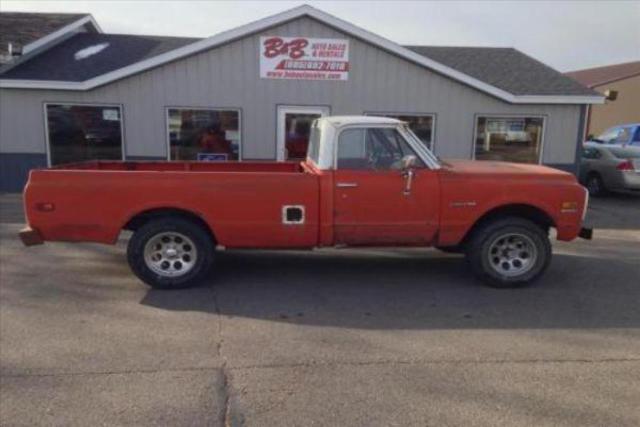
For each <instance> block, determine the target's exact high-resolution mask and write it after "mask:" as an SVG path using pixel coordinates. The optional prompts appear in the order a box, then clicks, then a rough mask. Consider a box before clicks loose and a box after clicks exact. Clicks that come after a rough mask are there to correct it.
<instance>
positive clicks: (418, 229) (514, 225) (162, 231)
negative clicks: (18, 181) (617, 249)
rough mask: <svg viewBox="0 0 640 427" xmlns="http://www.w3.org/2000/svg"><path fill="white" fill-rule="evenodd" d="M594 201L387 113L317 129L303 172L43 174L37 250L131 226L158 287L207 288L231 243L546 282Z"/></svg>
mask: <svg viewBox="0 0 640 427" xmlns="http://www.w3.org/2000/svg"><path fill="white" fill-rule="evenodd" d="M587 197H588V196H587V192H586V191H585V189H584V188H583V187H582V186H580V185H579V184H578V183H577V182H576V179H575V177H574V176H573V175H571V174H568V173H565V172H561V171H559V170H555V169H551V168H547V167H544V166H538V165H524V164H514V163H501V162H488V161H482V162H476V161H460V160H455V161H454V160H440V159H438V158H437V157H436V156H434V155H433V154H432V153H431V152H430V151H429V150H428V149H427V148H425V146H424V145H423V144H422V143H421V142H420V140H419V139H418V138H417V137H416V136H415V135H414V134H413V133H412V132H411V130H410V129H409V128H408V126H407V125H406V124H405V123H403V122H400V121H398V120H394V119H387V118H376V117H355V116H354V117H350V116H349V117H347V116H345V117H325V118H322V119H318V120H316V121H315V122H314V124H313V125H312V129H311V136H310V142H309V149H308V155H307V158H306V160H305V161H303V162H300V163H276V162H229V163H205V162H127V161H125V162H112V161H106V162H103V161H96V162H87V163H78V164H72V165H63V166H59V167H54V168H49V169H42V170H33V171H31V173H30V176H29V182H28V183H27V186H26V188H25V191H24V204H25V211H26V216H27V221H28V226H27V227H26V228H25V229H24V230H22V231H21V232H20V236H21V238H22V240H23V242H24V243H25V244H27V245H31V244H38V243H42V242H44V241H67V242H69V241H71V242H100V243H109V244H114V243H115V242H116V241H117V239H118V236H119V234H120V233H121V232H122V231H123V230H131V231H132V232H133V235H132V237H131V238H130V240H129V243H128V248H127V255H128V261H129V265H130V266H131V269H132V270H133V272H134V273H135V274H136V275H137V276H138V277H139V278H140V279H142V280H143V281H144V282H146V283H147V284H149V285H150V286H152V287H155V288H162V289H171V288H182V287H187V286H191V285H193V284H196V283H198V282H200V281H202V280H203V279H204V278H205V277H206V276H207V274H208V273H209V271H210V270H211V268H212V265H213V257H214V253H215V250H216V249H220V248H234V249H235V248H262V249H288V248H291V249H293V248H296V249H300V248H317V247H341V246H424V247H426V246H435V247H437V248H440V249H442V250H445V251H449V252H462V253H465V254H466V257H467V259H468V261H469V263H468V264H469V266H470V269H471V270H472V271H473V273H474V274H475V275H476V276H477V277H479V278H480V279H481V280H482V281H484V282H485V283H486V284H488V285H491V286H496V287H513V286H520V285H523V284H526V283H529V282H531V281H533V280H534V279H536V278H537V277H539V276H540V275H541V273H542V272H543V271H544V270H545V268H546V267H547V265H548V264H549V261H550V259H551V245H550V242H549V237H548V235H549V230H550V228H551V227H553V228H555V229H556V230H557V238H558V239H559V240H572V239H574V238H576V237H578V236H580V237H585V238H590V237H591V230H589V229H585V228H582V221H583V219H584V215H585V211H586V208H587V201H588V199H587Z"/></svg>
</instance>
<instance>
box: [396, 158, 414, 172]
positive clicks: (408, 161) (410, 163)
mask: <svg viewBox="0 0 640 427" xmlns="http://www.w3.org/2000/svg"><path fill="white" fill-rule="evenodd" d="M416 161H417V159H416V156H414V155H413V154H408V155H406V156H404V157H403V158H402V160H401V161H400V162H401V164H402V170H404V171H406V170H409V169H413V167H414V166H415V165H416Z"/></svg>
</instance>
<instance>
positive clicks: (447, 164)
mask: <svg viewBox="0 0 640 427" xmlns="http://www.w3.org/2000/svg"><path fill="white" fill-rule="evenodd" d="M442 167H443V169H444V170H447V171H449V172H452V173H454V174H461V175H466V176H469V175H472V176H478V177H482V176H486V177H491V176H503V177H510V178H514V179H518V178H537V179H554V180H561V181H568V182H575V180H576V178H575V176H573V175H572V174H570V173H569V172H564V171H561V170H559V169H554V168H550V167H548V166H541V165H532V164H526V163H509V162H496V161H487V160H444V161H443V164H442Z"/></svg>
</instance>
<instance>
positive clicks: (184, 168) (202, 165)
mask: <svg viewBox="0 0 640 427" xmlns="http://www.w3.org/2000/svg"><path fill="white" fill-rule="evenodd" d="M49 169H51V170H96V171H148V172H281V173H300V172H302V167H301V166H300V164H299V163H293V162H289V163H284V162H268V161H265V162H259V161H257V162H189V161H172V162H166V161H135V162H131V161H88V162H80V163H67V164H63V165H58V166H53V167H51V168H49Z"/></svg>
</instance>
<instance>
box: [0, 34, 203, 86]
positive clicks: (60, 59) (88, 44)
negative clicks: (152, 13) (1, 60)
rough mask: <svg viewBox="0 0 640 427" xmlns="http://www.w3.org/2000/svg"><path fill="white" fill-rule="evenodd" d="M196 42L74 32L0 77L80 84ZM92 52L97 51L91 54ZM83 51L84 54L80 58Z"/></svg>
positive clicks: (180, 39)
mask: <svg viewBox="0 0 640 427" xmlns="http://www.w3.org/2000/svg"><path fill="white" fill-rule="evenodd" d="M197 40H198V39H194V38H183V37H158V36H138V35H125V34H96V33H78V34H76V35H74V36H73V37H70V38H68V39H67V40H64V41H63V42H61V43H59V44H57V45H55V46H53V47H52V48H50V49H48V50H46V51H45V52H43V53H42V54H40V55H37V56H35V57H34V58H33V59H31V60H29V61H26V62H24V63H23V64H20V65H18V66H16V67H14V68H12V69H10V70H8V71H7V72H5V73H3V74H2V78H6V79H12V78H19V79H29V80H54V81H66V82H84V81H86V80H90V79H92V78H95V77H98V76H101V75H103V74H106V73H109V72H111V71H114V70H118V69H120V68H122V67H126V66H127V65H131V64H135V63H137V62H140V61H144V60H146V59H149V58H153V57H154V56H157V55H161V54H163V53H165V52H169V51H172V50H175V49H177V48H179V47H182V46H185V45H188V44H191V43H193V42H195V41H197ZM92 49H94V50H97V51H96V52H95V53H94V52H92ZM84 52H87V53H88V54H84V55H83V53H84Z"/></svg>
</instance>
